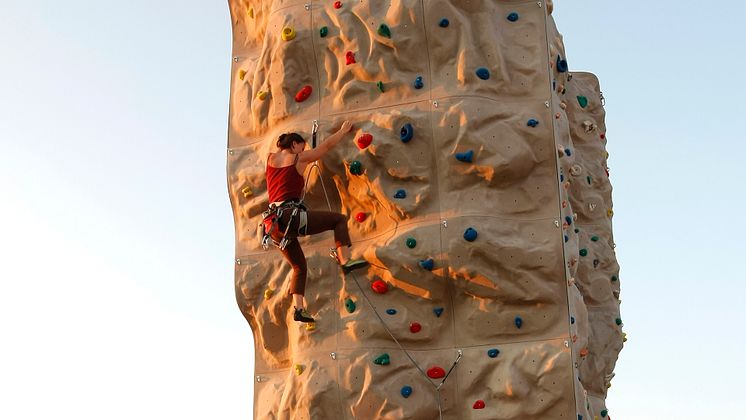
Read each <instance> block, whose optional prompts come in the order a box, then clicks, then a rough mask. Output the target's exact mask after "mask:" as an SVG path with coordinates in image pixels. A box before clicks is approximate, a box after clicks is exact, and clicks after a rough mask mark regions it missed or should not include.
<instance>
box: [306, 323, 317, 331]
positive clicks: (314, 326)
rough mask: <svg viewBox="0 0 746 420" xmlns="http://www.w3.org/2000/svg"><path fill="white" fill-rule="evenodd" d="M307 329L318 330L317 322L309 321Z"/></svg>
mask: <svg viewBox="0 0 746 420" xmlns="http://www.w3.org/2000/svg"><path fill="white" fill-rule="evenodd" d="M306 331H316V323H315V322H309V323H307V324H306Z"/></svg>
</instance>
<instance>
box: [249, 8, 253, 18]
mask: <svg viewBox="0 0 746 420" xmlns="http://www.w3.org/2000/svg"><path fill="white" fill-rule="evenodd" d="M249 17H250V18H252V19H254V8H253V7H249Z"/></svg>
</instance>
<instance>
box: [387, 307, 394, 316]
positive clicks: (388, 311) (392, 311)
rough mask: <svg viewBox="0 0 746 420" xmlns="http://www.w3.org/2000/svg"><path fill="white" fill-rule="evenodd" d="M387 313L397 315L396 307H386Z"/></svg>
mask: <svg viewBox="0 0 746 420" xmlns="http://www.w3.org/2000/svg"><path fill="white" fill-rule="evenodd" d="M386 313H387V314H389V315H396V309H393V308H389V309H386Z"/></svg>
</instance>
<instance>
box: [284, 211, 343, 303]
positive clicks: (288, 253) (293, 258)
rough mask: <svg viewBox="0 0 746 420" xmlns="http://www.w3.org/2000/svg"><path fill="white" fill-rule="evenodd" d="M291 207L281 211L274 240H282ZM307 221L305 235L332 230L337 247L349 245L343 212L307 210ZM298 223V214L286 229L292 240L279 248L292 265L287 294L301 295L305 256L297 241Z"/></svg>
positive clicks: (304, 275)
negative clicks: (291, 275)
mask: <svg viewBox="0 0 746 420" xmlns="http://www.w3.org/2000/svg"><path fill="white" fill-rule="evenodd" d="M292 212H293V211H292V209H290V210H286V211H284V212H283V214H282V217H281V218H280V220H279V223H278V226H277V229H275V230H274V231H273V232H272V239H274V240H275V241H276V242H279V241H280V240H282V235H283V233H284V232H285V228H286V227H287V223H288V220H290V215H291V213H292ZM306 214H307V217H308V219H307V222H306V229H305V234H306V235H315V234H317V233H321V232H325V231H327V230H334V244H335V245H336V246H337V247H341V246H350V245H352V242H351V241H350V233H349V231H348V230H347V219H346V218H345V216H344V215H343V214H340V213H332V212H329V211H311V210H309V211H307V212H306ZM299 223H300V214H298V215H296V216H295V218H293V222H292V224H291V226H290V230H289V231H288V239H290V238H292V240H291V241H290V242H289V243H288V244H287V246H286V247H285V249H284V250H281V252H282V255H284V256H285V259H287V260H288V262H289V263H290V265H291V266H292V267H293V277H292V279H291V281H290V290H289V291H288V293H289V294H296V293H297V294H299V295H303V294H305V291H306V274H307V267H306V256H305V254H303V249H302V248H301V246H300V243H298V240H297V233H296V232H298V224H299Z"/></svg>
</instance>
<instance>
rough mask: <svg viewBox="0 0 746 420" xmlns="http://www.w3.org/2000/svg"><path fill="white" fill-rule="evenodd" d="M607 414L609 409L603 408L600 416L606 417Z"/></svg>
mask: <svg viewBox="0 0 746 420" xmlns="http://www.w3.org/2000/svg"><path fill="white" fill-rule="evenodd" d="M608 414H609V410H607V409H605V408H604V409H603V410H601V417H606V416H607V415H608Z"/></svg>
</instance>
